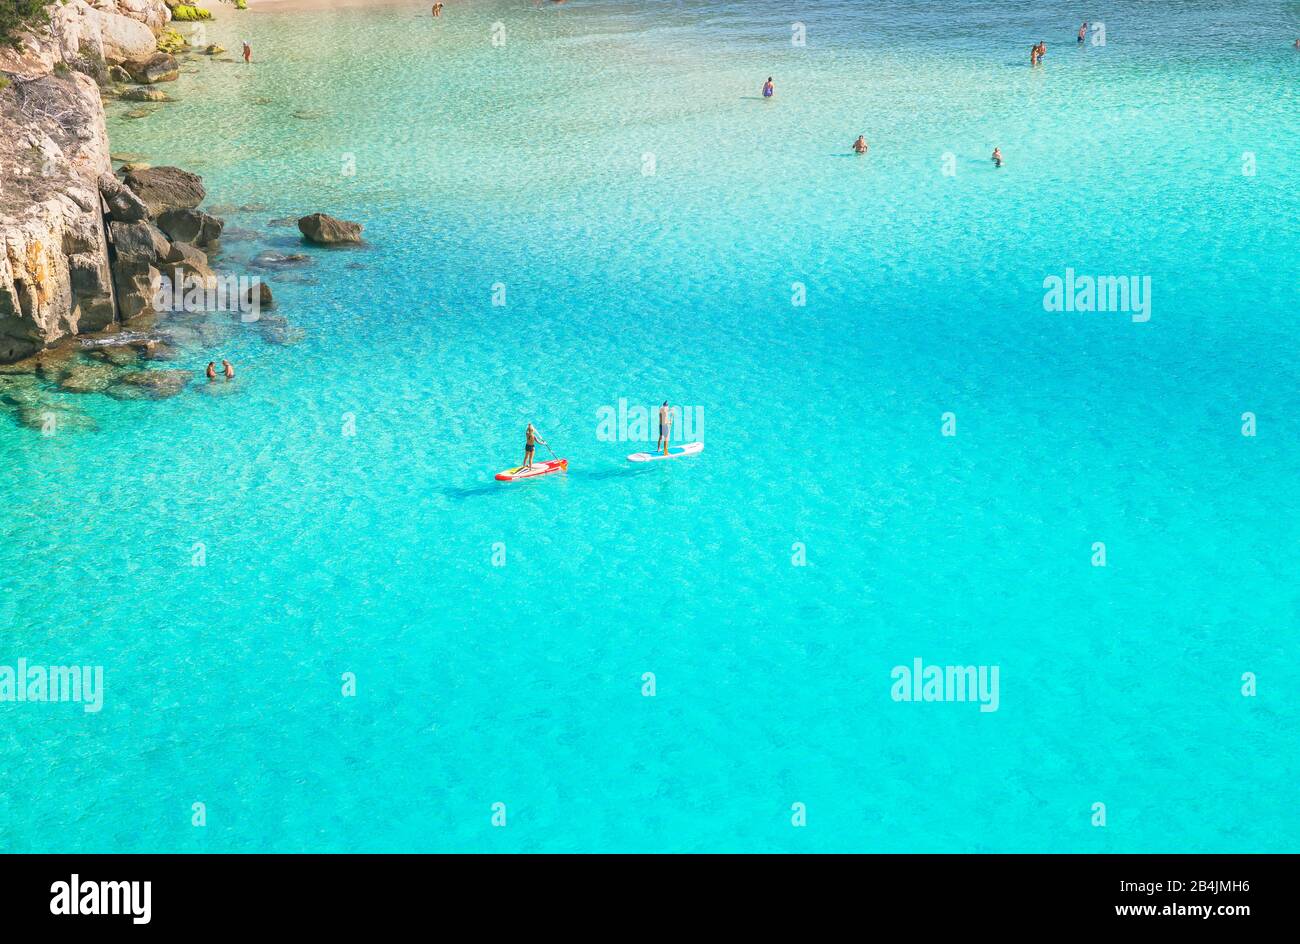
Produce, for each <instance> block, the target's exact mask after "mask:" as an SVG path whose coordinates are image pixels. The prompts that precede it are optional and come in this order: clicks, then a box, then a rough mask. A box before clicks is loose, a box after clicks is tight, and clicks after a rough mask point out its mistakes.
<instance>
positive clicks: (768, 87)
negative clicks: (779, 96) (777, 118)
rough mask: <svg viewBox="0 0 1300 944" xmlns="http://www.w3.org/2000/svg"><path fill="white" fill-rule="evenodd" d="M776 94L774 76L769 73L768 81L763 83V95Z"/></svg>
mask: <svg viewBox="0 0 1300 944" xmlns="http://www.w3.org/2000/svg"><path fill="white" fill-rule="evenodd" d="M775 94H776V86H775V85H773V84H772V77H771V76H770V75H769V76H768V77H767V81H766V82H764V83H763V97H764V98H771V97H772V96H773V95H775Z"/></svg>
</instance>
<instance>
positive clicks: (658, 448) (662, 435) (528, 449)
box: [208, 361, 673, 472]
mask: <svg viewBox="0 0 1300 944" xmlns="http://www.w3.org/2000/svg"><path fill="white" fill-rule="evenodd" d="M221 363H223V364H225V365H226V368H227V369H228V370H229V369H230V364H229V363H228V362H226V361H222V362H221ZM208 370H209V371H211V370H212V365H211V364H209V365H208ZM208 376H209V377H211V376H212V374H211V373H209V374H208ZM226 376H227V377H234V376H235V374H234V371H233V370H231V371H230V373H228V374H226ZM672 433H673V410H672V407H670V406H669V405H668V401H667V400H665V401H664V405H663V406H661V407H660V408H659V441H658V442H657V443H655V452H662V454H663V455H665V456H666V455H668V441H669V440H670V439H671V438H672ZM538 443H541V444H542V445H543V446H546V448H547V449H550V448H551V447H550V446H549V445H547V443H546V440H545V439H543V438H542V437H541V434H539V433H538V432H537V428H536V427H535V426H533V424H532V423H529V424H528V428H527V429H525V430H524V464H523V465H521V466H520V467H519V471H520V472H528V471H530V470H531V469H532V467H533V453H534V452H535V451H536V449H537V444H538Z"/></svg>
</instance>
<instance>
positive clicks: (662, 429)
mask: <svg viewBox="0 0 1300 944" xmlns="http://www.w3.org/2000/svg"><path fill="white" fill-rule="evenodd" d="M672 432H673V411H672V408H671V407H670V406H668V401H667V400H665V401H664V405H663V406H661V407H660V408H659V442H658V443H656V444H655V451H656V452H658V451H659V447H660V446H662V447H663V450H664V455H668V440H669V438H670V437H671V436H672Z"/></svg>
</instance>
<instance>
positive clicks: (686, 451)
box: [627, 442, 704, 462]
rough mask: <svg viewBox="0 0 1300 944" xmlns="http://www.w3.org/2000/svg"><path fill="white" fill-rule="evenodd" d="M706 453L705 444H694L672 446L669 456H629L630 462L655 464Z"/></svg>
mask: <svg viewBox="0 0 1300 944" xmlns="http://www.w3.org/2000/svg"><path fill="white" fill-rule="evenodd" d="M703 451H704V443H702V442H693V443H687V444H686V445H684V446H671V447H669V449H668V455H664V454H663V453H662V452H634V453H632V455H630V456H628V457H627V458H628V461H629V462H655V461H657V460H659V459H676V458H679V457H680V456H695V455H699V454H700V453H701V452H703Z"/></svg>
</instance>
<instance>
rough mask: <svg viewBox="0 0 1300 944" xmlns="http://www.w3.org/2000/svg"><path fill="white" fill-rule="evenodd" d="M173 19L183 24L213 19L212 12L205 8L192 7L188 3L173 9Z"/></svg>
mask: <svg viewBox="0 0 1300 944" xmlns="http://www.w3.org/2000/svg"><path fill="white" fill-rule="evenodd" d="M172 19H173V20H180V21H181V22H193V21H194V20H210V19H212V11H211V10H206V9H204V8H203V7H196V6H192V5H190V4H188V3H182V4H180V5H179V6H175V7H172Z"/></svg>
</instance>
